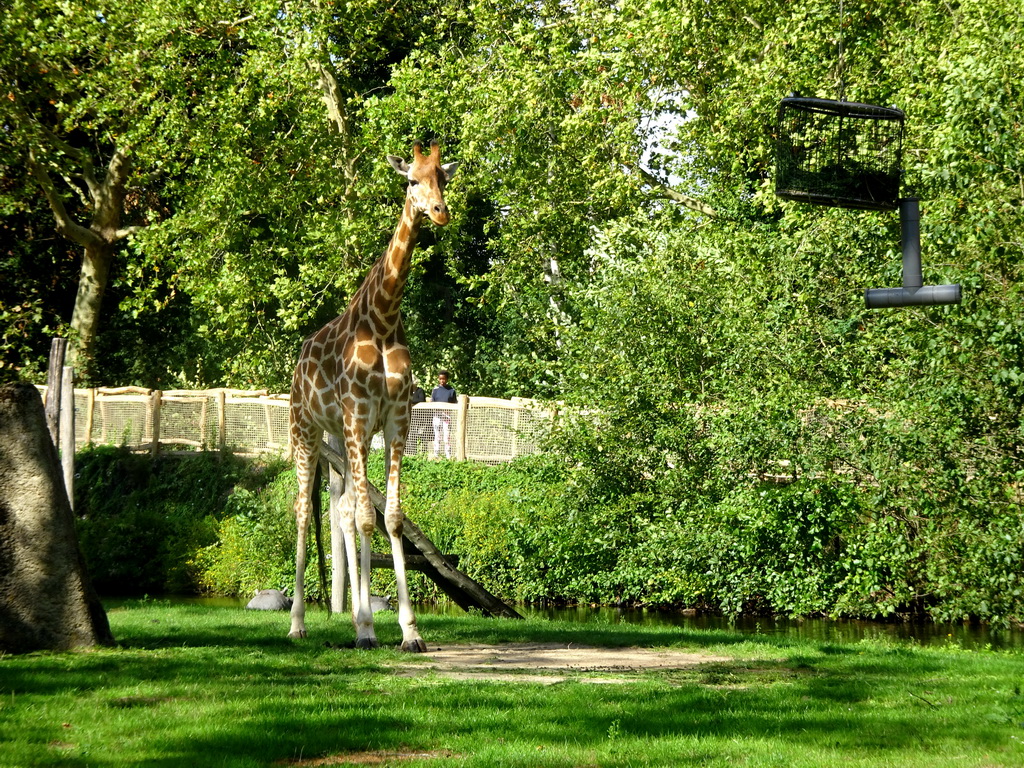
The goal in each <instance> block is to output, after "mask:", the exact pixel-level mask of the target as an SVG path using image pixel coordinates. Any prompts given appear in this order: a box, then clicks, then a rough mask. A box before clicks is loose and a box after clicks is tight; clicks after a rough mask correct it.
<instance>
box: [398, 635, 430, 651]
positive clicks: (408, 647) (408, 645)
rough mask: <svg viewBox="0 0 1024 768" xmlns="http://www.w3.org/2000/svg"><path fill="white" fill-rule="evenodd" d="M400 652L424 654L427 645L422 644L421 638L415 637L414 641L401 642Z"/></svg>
mask: <svg viewBox="0 0 1024 768" xmlns="http://www.w3.org/2000/svg"><path fill="white" fill-rule="evenodd" d="M402 650H403V651H405V652H406V653H426V652H427V644H426V643H425V642H423V639H422V638H419V637H417V638H416V639H415V640H406V641H405V642H403V643H402Z"/></svg>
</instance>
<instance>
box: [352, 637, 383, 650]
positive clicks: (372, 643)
mask: <svg viewBox="0 0 1024 768" xmlns="http://www.w3.org/2000/svg"><path fill="white" fill-rule="evenodd" d="M379 647H380V643H378V642H377V638H375V637H361V638H359V639H358V640H356V648H358V649H359V650H361V651H370V650H373V649H374V648H379Z"/></svg>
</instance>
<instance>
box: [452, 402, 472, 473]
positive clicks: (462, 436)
mask: <svg viewBox="0 0 1024 768" xmlns="http://www.w3.org/2000/svg"><path fill="white" fill-rule="evenodd" d="M468 415H469V395H459V423H458V426H457V427H456V428H455V460H456V461H465V460H466V432H467V430H466V417H467V416H468Z"/></svg>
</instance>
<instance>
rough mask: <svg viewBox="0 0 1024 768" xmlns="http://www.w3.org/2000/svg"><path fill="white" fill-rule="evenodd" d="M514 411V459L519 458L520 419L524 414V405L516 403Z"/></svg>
mask: <svg viewBox="0 0 1024 768" xmlns="http://www.w3.org/2000/svg"><path fill="white" fill-rule="evenodd" d="M515 406H516V407H515V408H514V409H513V411H512V458H513V459H515V458H517V457H518V456H519V429H520V427H519V417H520V415H521V414H522V412H523V404H522V403H515Z"/></svg>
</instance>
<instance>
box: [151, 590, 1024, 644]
mask: <svg viewBox="0 0 1024 768" xmlns="http://www.w3.org/2000/svg"><path fill="white" fill-rule="evenodd" d="M170 599H171V600H172V601H175V602H178V601H180V602H187V603H192V604H199V605H209V606H220V607H239V608H241V607H244V606H245V604H246V602H247V600H244V599H239V598H222V597H179V598H170ZM309 610H318V609H317V607H316V606H310V607H309ZM516 610H517V611H519V613H521V614H522V615H523V616H525V617H527V618H531V619H550V620H553V621H569V622H577V623H581V624H585V623H587V622H596V623H601V624H635V625H641V626H656V627H680V628H682V629H690V630H709V629H719V630H727V631H734V632H741V633H750V634H760V635H779V636H782V637H792V638H794V639H800V640H814V641H818V642H825V643H856V642H859V641H861V640H891V641H897V642H906V643H908V644H917V645H921V646H929V645H931V646H943V645H956V646H958V647H960V648H965V649H972V650H973V649H982V648H992V649H994V650H1010V649H1014V650H1024V629H1021V628H1014V629H1005V630H1004V629H994V628H991V627H987V626H984V625H976V624H971V625H968V624H934V623H930V622H882V621H858V620H853V619H838V620H830V619H786V618H775V617H770V616H769V617H753V616H750V617H748V616H741V617H738V618H735V619H730V618H727V617H723V616H715V615H697V616H686V615H683V614H682V613H678V612H671V611H655V610H633V609H624V608H605V607H596V608H595V607H591V606H576V607H570V608H541V607H537V606H522V605H520V606H516ZM416 611H417V613H421V614H425V615H431V614H435V615H460V614H462V613H463V611H462V610H461V609H460V608H458V607H457V606H454V605H450V604H445V605H433V604H429V605H418V606H416Z"/></svg>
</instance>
